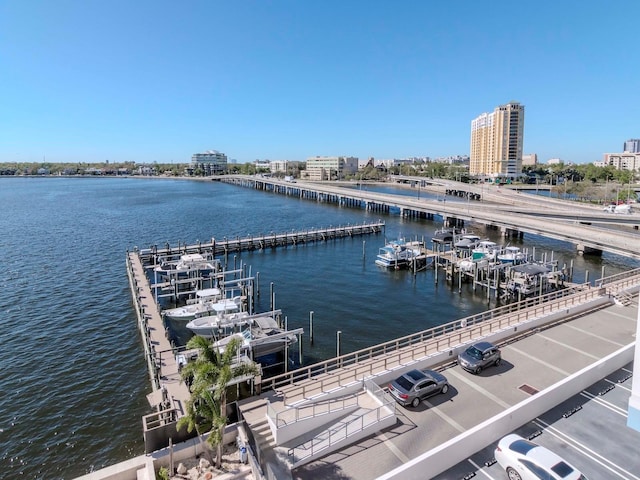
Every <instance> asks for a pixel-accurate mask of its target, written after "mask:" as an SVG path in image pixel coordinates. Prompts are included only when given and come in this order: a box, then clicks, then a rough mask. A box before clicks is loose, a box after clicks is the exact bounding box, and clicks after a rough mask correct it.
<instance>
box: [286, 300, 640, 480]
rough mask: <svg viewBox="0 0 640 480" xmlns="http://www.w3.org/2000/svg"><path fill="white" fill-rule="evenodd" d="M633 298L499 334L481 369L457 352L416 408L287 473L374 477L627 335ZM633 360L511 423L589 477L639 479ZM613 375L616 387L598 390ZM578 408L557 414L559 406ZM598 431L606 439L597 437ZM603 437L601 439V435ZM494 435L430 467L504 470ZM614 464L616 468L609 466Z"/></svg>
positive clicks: (461, 471)
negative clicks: (494, 352) (497, 358)
mask: <svg viewBox="0 0 640 480" xmlns="http://www.w3.org/2000/svg"><path fill="white" fill-rule="evenodd" d="M636 322H637V303H636V304H634V305H632V306H629V307H619V306H610V307H607V308H605V309H603V310H600V311H597V312H593V313H589V314H587V315H584V316H581V317H579V318H575V319H572V320H569V321H566V322H561V323H559V324H557V325H555V326H553V327H550V328H546V329H541V330H539V331H536V332H532V333H531V334H528V335H526V336H523V337H521V338H518V339H514V340H511V341H509V342H507V343H505V344H501V345H500V348H501V351H502V363H501V364H500V365H499V366H497V367H489V368H487V369H486V370H483V371H482V372H481V373H480V374H479V375H473V374H471V373H469V372H466V371H464V370H462V368H461V367H460V366H458V365H457V364H456V363H455V362H454V363H452V364H450V365H449V366H447V367H446V368H444V369H443V370H442V373H443V374H444V375H445V376H446V377H447V379H448V381H449V384H450V388H449V390H448V392H447V393H446V394H444V395H435V396H433V397H430V398H429V399H428V400H426V401H424V402H422V403H421V404H420V405H419V406H418V407H417V408H412V407H407V408H405V407H401V406H399V405H398V408H397V416H398V421H397V423H396V425H395V426H393V427H391V428H389V429H386V430H384V431H383V432H380V433H379V434H378V435H375V436H373V437H369V438H367V439H364V440H361V441H360V442H358V443H357V444H354V445H351V446H349V447H346V448H344V449H342V450H340V451H337V452H334V453H331V454H329V455H327V456H325V457H323V458H321V459H319V460H317V461H315V462H313V463H310V464H308V465H306V466H303V467H300V468H298V469H296V470H294V472H293V478H297V479H298V478H299V479H312V478H340V479H355V480H361V479H362V480H364V479H373V478H377V477H379V476H382V475H384V474H386V473H388V472H389V471H391V470H393V469H395V468H398V467H400V466H402V465H403V464H405V463H407V462H409V461H410V460H411V459H414V458H416V457H418V456H420V455H422V454H423V453H425V452H427V451H429V450H431V449H433V448H435V447H437V446H439V445H441V444H442V443H444V442H446V441H448V440H451V439H452V438H454V437H456V436H457V435H459V434H460V433H463V432H465V431H467V430H469V429H470V428H473V427H475V426H477V425H478V424H480V423H482V422H483V421H485V420H487V419H489V418H491V417H493V416H495V415H497V414H499V413H501V412H503V411H504V410H505V409H507V408H509V407H512V406H514V405H516V404H518V403H520V402H521V401H523V400H525V399H527V398H529V397H530V395H532V394H535V393H536V392H537V391H541V390H543V389H545V388H547V387H549V386H551V385H553V384H555V383H556V382H558V381H560V380H562V379H564V378H566V377H567V376H569V375H571V374H573V373H575V372H577V371H579V370H581V369H582V368H585V367H587V366H589V365H591V364H592V363H594V362H596V361H597V360H599V359H601V358H603V357H605V356H606V355H609V354H611V353H613V352H615V351H617V350H619V349H620V348H621V347H624V346H626V345H628V344H629V343H631V342H632V341H633V340H634V336H635V330H636ZM631 368H632V367H631V365H628V366H627V368H626V369H623V370H621V371H619V372H616V373H615V374H613V375H611V376H609V377H607V378H606V379H603V380H602V381H600V382H598V383H597V384H596V385H594V386H592V387H590V388H588V389H586V390H585V391H583V392H581V393H580V394H578V395H576V396H575V397H573V398H571V399H570V400H568V401H566V402H564V403H563V404H561V405H558V406H557V407H555V408H554V409H552V410H550V411H549V412H547V413H546V414H544V415H542V416H540V417H539V418H537V419H535V420H534V421H532V422H530V423H528V424H526V425H524V426H523V427H521V428H520V429H518V431H517V433H520V434H521V435H523V436H525V437H528V436H529V435H530V434H532V433H534V432H537V431H541V432H543V433H542V434H541V435H539V436H538V437H537V438H536V439H535V440H534V441H536V442H539V443H541V444H542V445H545V446H547V447H548V448H550V449H551V450H553V451H555V452H556V453H557V454H559V455H560V456H563V457H566V459H567V460H568V461H569V462H570V463H573V464H574V465H576V466H579V467H580V468H584V473H585V474H586V475H587V477H589V478H590V480H594V479H596V480H597V479H609V478H628V479H638V480H640V456H637V455H636V452H637V450H638V446H640V433H639V432H636V431H633V430H630V429H628V428H627V427H626V414H627V410H626V409H627V402H628V398H629V395H630V385H631V379H630V378H627V379H626V380H624V381H622V382H620V383H619V382H618V380H620V379H624V377H630V374H631V373H630V372H631ZM610 385H615V386H614V388H612V389H610V390H607V391H606V393H604V394H603V395H599V393H600V392H601V391H603V390H605V389H606V387H608V386H610ZM578 405H580V406H581V407H582V408H581V410H579V411H577V412H576V413H574V414H573V415H571V416H570V417H567V418H564V417H563V413H565V412H567V411H570V410H571V409H573V408H575V407H576V406H578ZM603 439H604V440H603ZM605 440H606V441H605ZM496 443H497V442H494V443H493V444H492V445H489V446H488V447H486V448H485V449H483V450H482V451H480V452H476V453H473V452H469V454H470V455H471V454H472V453H473V454H472V455H471V456H470V457H469V458H468V459H467V460H466V461H464V462H462V463H460V464H458V465H456V466H454V467H452V468H451V469H450V470H448V471H447V472H445V473H443V474H440V475H438V476H436V477H434V476H433V475H430V474H429V473H428V472H425V475H424V477H422V478H425V479H427V478H437V479H440V480H443V479H452V480H454V479H463V478H472V477H471V476H468V475H470V474H472V473H475V475H474V476H475V477H477V478H492V479H496V480H500V479H507V476H506V473H505V472H504V471H502V470H501V468H500V467H499V466H498V465H490V466H485V465H484V464H485V462H489V461H490V460H491V459H492V458H493V449H494V448H495V444H496ZM614 472H615V473H614Z"/></svg>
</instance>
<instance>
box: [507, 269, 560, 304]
mask: <svg viewBox="0 0 640 480" xmlns="http://www.w3.org/2000/svg"><path fill="white" fill-rule="evenodd" d="M549 274H550V270H549V269H548V268H547V267H545V266H544V265H538V264H533V263H525V264H522V265H516V266H513V267H511V269H510V271H509V279H508V281H507V290H508V291H510V292H511V293H516V294H517V293H519V294H520V295H525V296H526V295H532V294H536V293H539V292H540V290H541V287H542V290H543V291H544V289H545V287H546V286H547V285H546V284H548V275H549Z"/></svg>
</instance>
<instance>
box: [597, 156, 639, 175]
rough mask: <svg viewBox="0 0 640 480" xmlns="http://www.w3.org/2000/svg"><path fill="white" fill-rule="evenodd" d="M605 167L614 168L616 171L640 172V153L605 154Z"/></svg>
mask: <svg viewBox="0 0 640 480" xmlns="http://www.w3.org/2000/svg"><path fill="white" fill-rule="evenodd" d="M604 165H605V166H612V167H614V168H615V169H616V170H629V171H632V172H640V152H637V153H631V152H624V153H605V154H604Z"/></svg>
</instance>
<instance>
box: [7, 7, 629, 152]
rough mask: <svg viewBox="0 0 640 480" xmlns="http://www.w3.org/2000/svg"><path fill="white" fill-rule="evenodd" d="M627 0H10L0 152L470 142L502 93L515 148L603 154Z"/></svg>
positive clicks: (619, 124) (623, 123) (464, 145)
mask: <svg viewBox="0 0 640 480" xmlns="http://www.w3.org/2000/svg"><path fill="white" fill-rule="evenodd" d="M637 13H640V5H637V4H636V3H634V2H622V3H619V4H615V5H606V6H605V5H604V4H600V3H596V2H586V3H583V4H581V8H580V9H576V8H574V7H573V6H572V5H569V4H567V5H564V4H557V3H551V2H547V1H543V2H537V3H536V4H535V5H534V4H526V5H520V4H513V3H506V2H502V1H500V2H497V3H493V4H491V5H489V6H487V5H482V4H477V3H473V4H471V3H470V4H466V5H464V6H463V8H460V9H457V10H455V11H454V10H453V9H451V8H448V7H447V5H444V4H430V3H422V2H408V3H406V4H402V5H391V4H387V3H384V2H377V1H373V2H366V3H365V2H360V1H351V2H344V3H340V2H336V1H328V2H323V3H321V4H312V3H307V2H294V1H280V2H273V3H271V4H266V3H263V2H258V1H255V2H243V3H238V4H226V3H222V2H204V1H193V2H190V3H188V4H185V5H181V6H177V5H176V4H173V3H169V2H165V1H161V2H149V1H147V0H142V1H140V2H134V3H128V2H124V1H120V0H118V1H115V2H109V3H108V4H102V3H97V2H96V3H92V2H80V1H74V0H69V1H67V2H63V3H49V2H36V1H31V2H15V1H13V2H12V1H7V2H4V3H1V4H0V58H2V63H1V64H0V71H1V73H2V77H3V80H4V82H3V87H4V88H3V89H1V90H0V92H2V93H0V95H1V97H0V100H1V101H2V105H3V109H2V110H1V112H2V113H1V114H0V131H1V132H2V134H1V135H2V141H0V162H40V161H43V159H45V160H46V161H50V162H89V163H91V162H103V161H105V160H109V161H110V162H124V161H134V162H137V163H145V162H154V161H157V162H161V163H188V162H189V161H190V159H191V156H192V155H193V154H194V153H197V152H205V151H208V150H218V151H220V152H223V153H225V154H226V155H227V156H228V158H229V160H230V161H232V160H236V161H237V162H238V163H244V162H252V161H254V160H256V159H265V158H268V159H272V160H298V161H304V160H305V159H306V158H308V157H313V156H317V155H320V156H354V157H358V158H360V159H361V160H362V159H366V158H369V157H374V158H376V159H386V158H407V157H423V156H429V157H431V158H437V157H447V156H452V155H468V154H469V153H470V124H471V121H472V120H473V119H474V118H476V117H477V115H478V114H479V113H480V112H487V111H491V110H492V109H493V108H494V107H495V106H496V105H501V104H506V103H509V102H519V103H521V104H523V105H526V107H527V120H526V128H525V135H524V145H523V153H525V154H530V153H535V154H537V156H538V159H539V162H540V163H545V162H546V161H547V160H548V159H551V158H561V159H562V160H564V161H566V162H573V163H588V162H594V161H600V160H602V158H603V155H604V154H605V153H612V152H617V151H618V150H619V149H620V146H621V145H622V144H623V142H624V141H625V140H627V139H629V138H637V137H638V136H639V135H640V132H638V131H634V130H633V129H634V128H635V129H637V128H638V127H637V120H636V119H637V117H638V108H639V107H638V102H636V101H631V100H632V99H633V98H636V97H637V93H636V92H637V91H638V87H639V85H638V84H639V83H640V82H639V80H638V75H635V70H636V69H637V67H635V66H634V64H633V62H628V57H629V55H630V52H631V51H632V48H633V46H634V45H635V43H636V42H635V38H634V36H633V29H632V28H618V27H619V26H620V24H621V22H624V21H625V19H632V18H635V16H636V14H637ZM613 32H615V35H614V34H612V33H613ZM623 67H624V69H623Z"/></svg>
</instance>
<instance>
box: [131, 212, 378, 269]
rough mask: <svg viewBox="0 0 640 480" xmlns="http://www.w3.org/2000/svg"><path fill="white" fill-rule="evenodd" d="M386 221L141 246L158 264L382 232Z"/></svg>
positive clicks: (150, 260)
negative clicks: (187, 256)
mask: <svg viewBox="0 0 640 480" xmlns="http://www.w3.org/2000/svg"><path fill="white" fill-rule="evenodd" d="M384 228H385V222H383V221H382V220H378V221H376V222H370V223H366V222H365V223H360V224H353V225H341V226H335V227H334V226H329V227H328V228H314V229H307V230H300V231H297V232H296V231H291V232H282V233H274V232H270V233H269V234H263V235H255V236H253V235H251V236H248V237H239V236H237V237H235V238H227V237H223V238H222V239H216V238H211V240H210V241H207V242H198V243H195V244H191V245H187V244H180V243H178V245H176V246H172V245H170V244H169V243H166V244H165V245H164V246H163V247H159V246H158V245H152V246H150V247H149V248H146V249H140V251H139V253H140V256H141V258H142V260H143V261H145V262H148V263H151V264H154V262H156V263H158V262H159V260H171V259H178V258H179V257H180V255H186V254H192V253H200V254H209V255H212V256H213V257H214V258H215V257H217V256H221V255H227V254H228V253H233V252H241V251H252V250H264V249H267V248H277V247H288V246H295V245H304V244H307V243H314V242H325V241H327V240H336V239H339V238H345V237H357V236H362V235H371V234H378V233H381V232H383V231H384Z"/></svg>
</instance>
